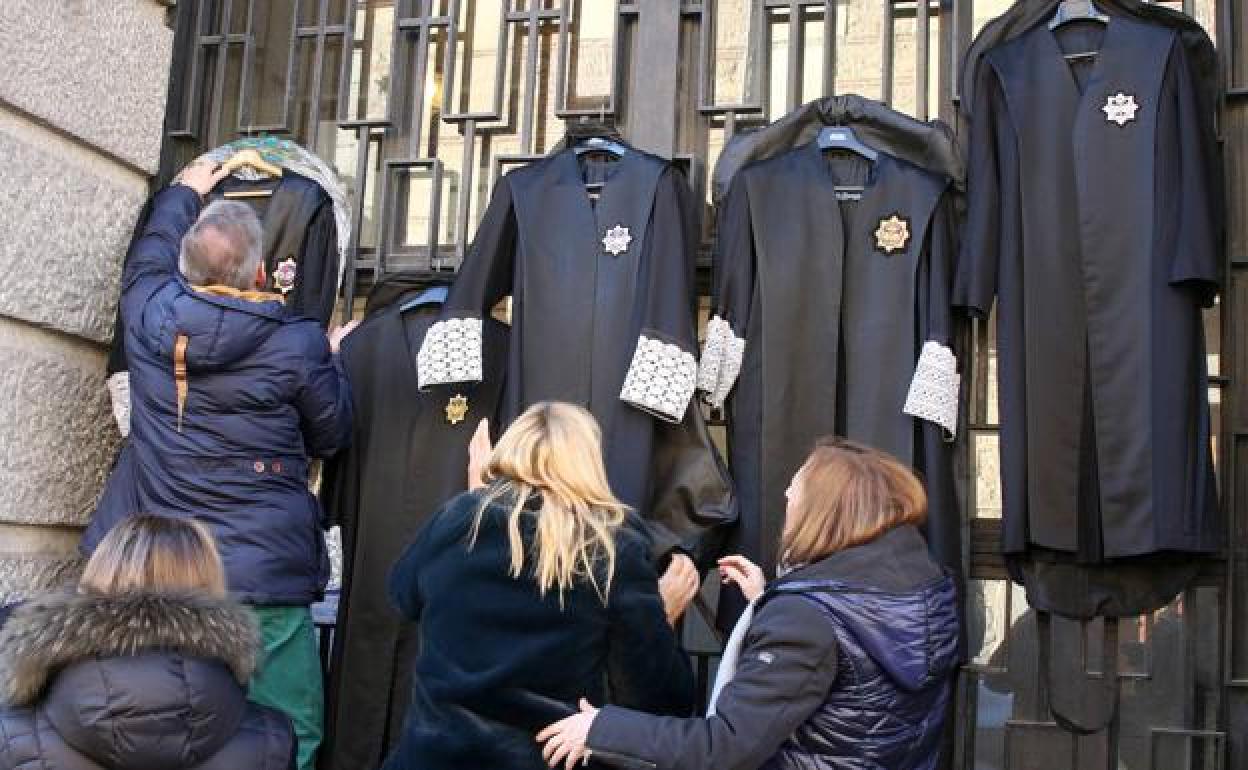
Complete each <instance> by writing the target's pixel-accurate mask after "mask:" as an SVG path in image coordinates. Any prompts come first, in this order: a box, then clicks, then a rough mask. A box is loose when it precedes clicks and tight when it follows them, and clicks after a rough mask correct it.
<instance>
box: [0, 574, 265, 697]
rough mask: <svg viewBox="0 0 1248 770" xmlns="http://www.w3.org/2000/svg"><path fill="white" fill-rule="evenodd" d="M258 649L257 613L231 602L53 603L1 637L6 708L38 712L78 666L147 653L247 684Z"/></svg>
mask: <svg viewBox="0 0 1248 770" xmlns="http://www.w3.org/2000/svg"><path fill="white" fill-rule="evenodd" d="M258 649H259V634H258V631H257V628H256V623H255V620H254V618H253V617H252V615H251V613H250V612H248V611H247V610H246V609H244V608H243V607H241V606H239V605H237V604H233V603H231V602H228V601H224V600H220V601H219V600H212V599H198V598H188V597H178V596H159V595H152V594H134V595H129V596H121V597H103V596H85V595H57V596H51V597H47V598H43V599H38V600H34V601H31V602H29V603H27V604H24V605H22V606H21V607H19V608H17V609H16V610H14V612H13V615H12V616H11V617H10V618H9V621H8V622H7V623H6V624H5V625H4V627H3V628H2V629H0V704H7V705H10V706H28V705H31V704H33V703H34V702H35V701H36V700H38V698H39V697H40V694H41V693H42V692H43V690H44V687H45V686H46V685H47V684H48V681H49V679H50V678H51V677H52V676H54V675H55V674H56V672H58V671H60V670H62V669H64V668H66V667H68V666H71V665H73V664H75V663H79V662H83V661H87V660H98V659H106V658H118V657H131V656H136V655H140V654H143V653H149V652H171V653H177V654H180V655H183V656H186V657H190V658H200V659H205V660H210V661H220V662H221V663H224V664H225V665H227V666H228V667H229V669H230V671H231V672H232V673H233V675H234V677H235V678H236V679H237V680H238V682H239V684H246V682H247V681H248V680H249V679H250V678H251V674H252V672H253V671H254V670H255V667H256V655H257V650H258Z"/></svg>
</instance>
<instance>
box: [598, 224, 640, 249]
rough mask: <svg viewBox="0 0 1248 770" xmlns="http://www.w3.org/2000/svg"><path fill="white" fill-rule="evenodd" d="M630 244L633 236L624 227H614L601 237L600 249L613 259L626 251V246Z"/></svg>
mask: <svg viewBox="0 0 1248 770" xmlns="http://www.w3.org/2000/svg"><path fill="white" fill-rule="evenodd" d="M632 242H633V236H632V234H631V233H629V232H628V228H627V227H625V226H624V225H616V226H615V227H612V228H611V229H610V230H608V231H607V234H606V235H604V236H602V248H604V249H606V250H607V253H608V254H610V255H611V256H613V257H618V256H619V255H621V254H623V253H624V252H626V251H628V244H630V243H632Z"/></svg>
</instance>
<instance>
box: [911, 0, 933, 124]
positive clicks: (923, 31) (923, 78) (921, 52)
mask: <svg viewBox="0 0 1248 770" xmlns="http://www.w3.org/2000/svg"><path fill="white" fill-rule="evenodd" d="M927 3H928V0H914V26H915V35H916V36H917V37H918V41H917V45H915V47H914V49H915V51H916V54H915V57H916V59H917V61H915V67H916V69H915V73H914V83H915V85H914V87H915V89H916V91H917V93H916V94H915V100H914V103H915V112H916V113H918V114H917V117H918V118H919V120H927V113H928V109H927V89H928V62H929V61H930V60H931V57H930V55H929V49H930V47H929V42H930V41H929V38H930V28H929V25H928V18H927V13H928V10H929V8H928V5H927Z"/></svg>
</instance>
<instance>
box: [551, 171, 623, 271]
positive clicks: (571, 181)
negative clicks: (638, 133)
mask: <svg viewBox="0 0 1248 770" xmlns="http://www.w3.org/2000/svg"><path fill="white" fill-rule="evenodd" d="M641 157H642V156H641V153H640V152H638V151H636V150H633V151H630V152H628V153H626V154H625V155H624V157H622V158H620V159H619V160H618V161H616V164H617V165H616V167H615V169H614V170H613V171H611V172H610V173H609V175H608V176H607V177H606V179H605V180H604V181H603V185H602V189H601V191H600V192H599V194H598V201H597V203H596V204H595V203H594V202H593V201H591V200H590V197H589V192H588V191H587V190H586V189H585V179H584V177H583V176H582V174H581V164H580V162H579V161H578V159H577V157H576V152H575V151H574V150H571V149H566V150H561V151H560V152H559V153H558V154H557V155H555V156H554V163H555V179H556V183H555V187H556V190H557V193H558V194H559V196H560V197H561V198H562V199H563V201H564V202H565V203H566V204H568V205H567V212H568V214H569V218H570V220H571V221H570V224H571V225H572V227H573V228H575V230H576V235H575V237H577V238H578V239H580V240H581V241H582V242H583V243H586V244H589V243H591V242H592V243H593V244H594V247H595V251H594V253H595V254H602V253H603V251H604V246H603V244H602V238H603V236H604V235H605V233H606V231H607V229H609V228H611V227H614V226H615V225H617V224H623V225H624V226H626V227H629V228H630V230H631V232H632V234H633V237H634V238H636V237H637V233H638V230H639V229H638V225H639V224H640V223H636V222H625V221H623V216H624V215H623V211H624V210H625V209H626V208H627V207H628V204H629V203H630V201H625V200H620V196H621V193H622V192H623V193H627V192H628V191H627V190H626V189H625V188H629V187H631V186H632V185H630V184H628V183H629V182H630V181H633V179H632V177H633V176H635V172H636V171H637V170H638V168H639V165H640V164H639V163H638V161H639V160H640V159H641ZM625 197H629V196H625ZM629 247H630V248H640V247H641V244H640V243H639V242H634V243H631V244H630V246H629Z"/></svg>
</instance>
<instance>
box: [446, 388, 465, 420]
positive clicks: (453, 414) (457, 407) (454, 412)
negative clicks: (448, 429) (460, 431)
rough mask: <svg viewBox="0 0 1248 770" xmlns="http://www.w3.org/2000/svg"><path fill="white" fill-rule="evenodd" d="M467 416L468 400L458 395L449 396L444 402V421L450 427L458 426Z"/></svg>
mask: <svg viewBox="0 0 1248 770" xmlns="http://www.w3.org/2000/svg"><path fill="white" fill-rule="evenodd" d="M467 416H468V399H466V398H464V396H463V395H462V394H460V393H456V394H455V395H453V396H451V400H450V401H447V402H446V421H447V422H449V423H450V424H451V425H459V424H460V423H461V422H463V421H464V418H465V417H467Z"/></svg>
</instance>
